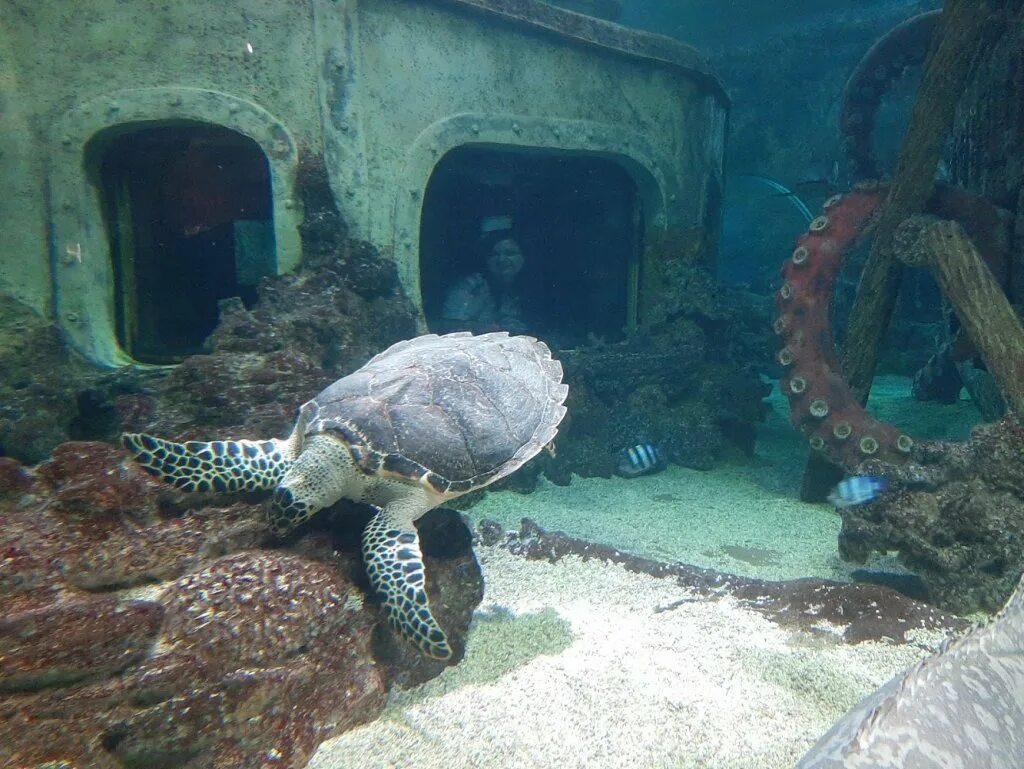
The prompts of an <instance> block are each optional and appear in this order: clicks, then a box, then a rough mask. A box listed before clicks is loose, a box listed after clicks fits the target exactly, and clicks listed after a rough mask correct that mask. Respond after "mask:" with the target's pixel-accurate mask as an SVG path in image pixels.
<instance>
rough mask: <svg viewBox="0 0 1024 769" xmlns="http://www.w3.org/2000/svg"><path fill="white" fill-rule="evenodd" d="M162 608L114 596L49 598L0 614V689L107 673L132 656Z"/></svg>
mask: <svg viewBox="0 0 1024 769" xmlns="http://www.w3.org/2000/svg"><path fill="white" fill-rule="evenodd" d="M162 618H163V607H162V606H160V605H159V604H156V603H152V602H149V601H121V600H120V599H118V598H116V597H114V596H107V597H93V596H83V597H74V598H68V599H63V600H58V601H55V602H54V603H51V604H48V605H46V606H37V607H33V608H31V609H26V610H24V611H19V612H14V613H12V614H7V615H5V616H4V617H2V618H0V692H2V691H17V690H24V689H41V688H43V687H45V686H53V685H56V684H62V685H65V684H68V683H72V682H74V681H77V680H80V679H82V678H86V677H90V676H100V675H109V674H111V673H116V672H118V671H121V670H123V669H124V668H126V667H127V666H128V665H130V664H131V663H132V662H135V661H137V660H138V659H139V658H140V657H141V656H142V654H143V653H144V651H145V650H146V649H147V648H148V647H149V645H150V643H151V642H152V641H153V638H154V637H155V636H156V633H157V630H158V629H159V627H160V621H161V619H162Z"/></svg>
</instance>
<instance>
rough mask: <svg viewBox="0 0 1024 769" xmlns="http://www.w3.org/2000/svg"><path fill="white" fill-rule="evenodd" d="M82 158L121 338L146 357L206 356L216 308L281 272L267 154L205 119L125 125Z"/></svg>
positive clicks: (160, 360)
mask: <svg viewBox="0 0 1024 769" xmlns="http://www.w3.org/2000/svg"><path fill="white" fill-rule="evenodd" d="M87 153H88V155H87V161H88V162H89V164H90V170H91V171H93V174H94V180H95V182H96V184H97V185H98V187H99V189H100V192H101V197H102V203H103V211H104V216H105V220H106V225H107V232H108V239H109V242H110V258H111V265H112V273H113V276H114V307H115V322H116V335H117V340H118V343H119V344H120V346H121V348H122V349H123V350H124V351H125V352H126V353H127V354H128V355H129V356H130V357H131V358H133V359H134V360H136V361H139V362H141V363H152V364H169V363H177V362H179V361H180V360H181V359H183V358H184V357H185V356H187V355H192V354H195V353H199V352H203V351H204V343H205V341H206V339H207V337H208V336H209V335H210V333H211V332H212V331H213V330H214V328H215V327H216V325H217V321H218V316H219V303H220V302H221V301H223V300H225V299H228V298H231V297H238V298H240V299H241V300H242V302H243V303H244V304H245V305H246V306H251V304H252V303H253V302H254V301H255V299H256V285H257V283H258V282H259V280H260V278H262V277H263V276H265V275H270V274H274V273H276V267H277V255H276V246H275V240H274V227H273V208H272V198H271V187H270V169H269V164H268V163H267V158H266V156H265V155H264V153H263V151H262V149H261V148H260V147H259V145H257V144H256V143H255V142H254V141H253V140H251V139H249V138H248V137H246V136H243V135H241V134H239V133H237V132H235V131H231V130H228V129H226V128H223V127H220V126H216V125H210V124H205V123H194V122H175V123H155V124H154V123H145V124H139V125H131V126H120V127H118V128H116V129H110V130H109V131H107V132H104V134H102V135H100V136H98V137H96V138H94V139H93V140H92V141H91V142H90V145H89V147H88V148H87Z"/></svg>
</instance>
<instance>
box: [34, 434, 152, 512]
mask: <svg viewBox="0 0 1024 769" xmlns="http://www.w3.org/2000/svg"><path fill="white" fill-rule="evenodd" d="M36 477H37V478H38V479H39V481H40V482H41V483H42V484H44V485H45V486H46V487H47V490H48V492H49V493H50V495H52V499H53V509H54V510H56V511H59V512H60V513H64V514H68V515H80V516H93V515H109V514H114V513H133V514H136V515H138V516H139V517H149V515H148V514H149V513H151V512H152V507H153V499H152V497H153V487H154V484H153V483H152V482H151V481H150V479H149V478H147V477H146V475H145V473H142V472H140V471H139V469H138V468H137V467H135V466H134V465H132V464H131V463H130V462H129V461H128V459H127V458H126V457H125V456H124V452H123V451H121V450H120V449H117V448H114V447H113V446H111V445H110V444H107V443H97V442H76V443H63V444H61V445H60V446H57V447H56V448H55V449H54V452H53V457H52V458H51V459H49V460H47V461H46V462H44V463H42V464H41V465H40V466H39V467H38V468H37V469H36Z"/></svg>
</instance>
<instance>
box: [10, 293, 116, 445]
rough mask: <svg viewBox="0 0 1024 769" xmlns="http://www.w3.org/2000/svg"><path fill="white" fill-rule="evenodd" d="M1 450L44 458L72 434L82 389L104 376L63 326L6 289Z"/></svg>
mask: <svg viewBox="0 0 1024 769" xmlns="http://www.w3.org/2000/svg"><path fill="white" fill-rule="evenodd" d="M0 328H2V329H3V330H4V333H3V334H2V335H0V454H2V455H6V456H10V457H14V458H16V459H19V460H21V461H23V462H38V461H40V460H42V459H43V458H45V457H46V455H47V454H49V452H50V450H51V449H52V448H53V447H54V446H56V445H57V444H58V443H60V442H61V441H66V440H69V439H70V438H71V432H72V423H73V421H74V419H75V417H76V416H77V415H78V402H77V397H78V393H79V392H80V391H81V390H83V389H86V388H88V387H89V386H90V385H91V383H92V382H93V381H94V380H95V379H96V378H97V377H98V376H99V372H98V371H97V370H96V369H95V368H94V367H92V366H90V365H89V364H88V363H87V362H86V361H85V360H84V359H83V358H82V357H81V356H79V355H77V354H76V353H74V352H73V351H72V350H70V349H69V348H68V347H67V346H66V345H65V343H64V340H63V339H62V338H61V335H60V332H59V330H58V329H57V327H56V326H55V325H54V324H53V323H52V322H50V321H49V320H47V319H46V318H43V317H42V316H40V315H39V314H38V313H36V312H35V311H34V310H32V308H30V307H28V306H26V305H25V304H23V303H22V302H20V301H19V300H18V299H15V298H14V297H12V296H9V295H7V294H3V293H0Z"/></svg>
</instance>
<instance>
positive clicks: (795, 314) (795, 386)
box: [774, 182, 1010, 471]
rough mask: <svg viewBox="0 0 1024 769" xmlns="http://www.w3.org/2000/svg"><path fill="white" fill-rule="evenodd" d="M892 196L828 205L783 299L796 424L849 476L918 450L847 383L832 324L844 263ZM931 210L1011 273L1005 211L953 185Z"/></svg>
mask: <svg viewBox="0 0 1024 769" xmlns="http://www.w3.org/2000/svg"><path fill="white" fill-rule="evenodd" d="M887 194H888V186H887V185H882V184H878V183H875V182H862V183H860V184H858V185H857V186H856V187H855V188H854V189H853V191H852V192H849V193H847V194H846V195H836V196H835V197H833V198H831V199H830V200H828V201H827V202H826V203H825V211H824V213H823V214H822V215H821V216H819V217H817V218H816V219H814V220H813V221H812V222H811V224H810V226H809V228H808V231H807V232H806V233H805V234H804V235H802V236H801V237H800V238H799V239H798V240H797V243H796V248H794V249H793V253H792V255H791V256H790V257H789V259H787V260H786V261H785V263H784V264H783V266H782V279H783V282H782V286H781V287H780V288H779V290H778V291H777V292H776V293H775V302H776V306H777V307H778V310H779V315H778V317H777V318H776V319H775V323H774V329H775V333H776V334H777V335H778V336H779V338H780V341H781V347H780V349H779V351H778V353H777V356H776V357H777V360H778V362H779V363H780V364H781V365H782V366H783V367H785V369H786V373H785V376H784V377H783V378H782V379H781V380H780V382H779V386H780V387H781V389H782V392H783V393H784V394H785V395H786V396H787V398H788V399H789V404H790V420H791V421H792V423H793V426H794V427H796V428H797V429H799V430H800V431H801V432H802V433H803V434H804V435H805V436H806V437H807V439H808V443H809V444H810V446H811V448H812V449H814V450H816V451H820V452H822V453H823V454H825V456H826V457H827V458H828V459H829V460H830V461H832V462H834V463H836V464H838V465H841V466H842V467H844V468H845V469H847V470H848V471H853V470H854V469H855V468H856V467H857V466H858V465H859V464H860V463H861V462H863V461H864V460H866V459H878V460H881V461H882V462H888V463H893V464H902V463H904V462H906V461H907V459H908V458H909V456H910V452H911V449H912V448H913V445H914V441H913V439H912V438H911V437H910V436H909V435H907V434H906V433H903V432H901V431H900V430H898V429H897V428H895V427H894V426H892V425H890V424H886V423H885V422H881V421H879V420H877V419H875V418H874V417H873V416H871V414H869V413H868V412H867V411H866V410H865V408H864V407H863V406H862V405H861V403H860V401H859V399H858V398H857V396H856V395H855V394H854V393H853V391H852V390H851V389H850V387H849V385H848V384H847V383H846V380H845V379H844V378H843V376H842V373H841V369H840V364H839V356H838V354H837V352H836V348H835V344H834V342H833V336H832V325H831V318H830V306H831V302H832V294H833V290H834V288H835V282H836V278H837V276H838V275H839V271H840V270H841V269H842V266H843V259H844V258H845V256H846V253H847V252H848V251H849V249H850V246H851V245H853V243H854V242H855V241H856V240H857V238H858V237H859V236H860V235H861V233H863V232H864V230H865V229H866V228H867V226H868V224H869V223H870V221H871V218H872V215H873V214H874V213H875V211H876V210H877V209H878V207H879V206H880V205H881V203H882V201H884V200H885V198H886V195H887ZM928 209H929V211H930V212H932V213H937V214H939V215H941V216H943V217H944V218H949V219H956V220H957V221H960V222H961V223H963V225H964V226H965V228H966V229H967V230H968V233H970V234H971V235H972V237H974V234H975V233H977V236H978V240H977V244H978V247H979V250H980V251H981V253H982V255H983V257H984V258H985V261H986V263H987V264H988V265H989V268H990V269H991V270H992V271H993V273H994V274H995V275H996V276H997V278H998V277H1000V276H1001V275H1002V274H1005V266H1006V256H1007V248H1008V247H1009V237H1008V234H1009V229H1008V228H1009V224H1010V222H1009V220H1008V219H1007V215H1006V213H1005V212H1003V211H1001V210H1000V209H998V208H996V207H995V206H994V205H993V204H992V203H991V202H989V201H987V200H986V199H984V198H982V197H979V196H976V195H971V194H970V193H968V192H965V191H964V190H961V189H958V188H955V187H949V186H946V185H939V186H937V187H936V188H935V190H934V193H933V195H932V197H931V199H930V200H929V203H928Z"/></svg>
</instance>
